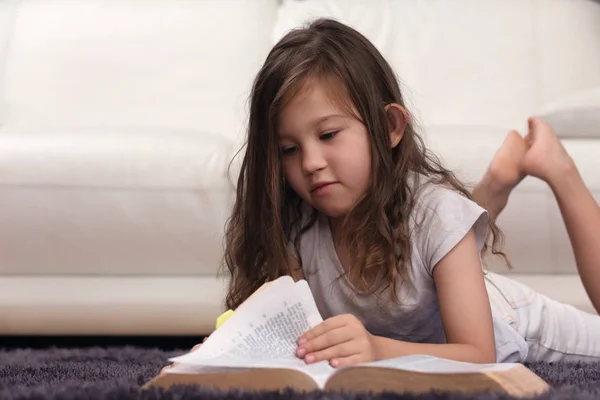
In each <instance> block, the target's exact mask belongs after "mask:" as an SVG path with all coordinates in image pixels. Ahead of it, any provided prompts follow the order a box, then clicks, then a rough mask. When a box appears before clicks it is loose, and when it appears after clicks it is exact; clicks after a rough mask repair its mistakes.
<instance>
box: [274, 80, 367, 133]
mask: <svg viewBox="0 0 600 400" xmlns="http://www.w3.org/2000/svg"><path fill="white" fill-rule="evenodd" d="M286 100H287V101H284V103H283V107H282V108H281V110H280V112H279V113H278V121H277V126H278V128H279V129H278V130H282V131H285V130H289V129H293V126H294V125H302V124H303V123H310V122H313V121H309V119H310V120H319V119H322V118H323V117H326V116H328V115H331V114H336V115H343V116H349V117H355V116H356V112H355V110H354V107H353V106H352V103H351V100H350V97H349V96H348V92H347V90H346V88H345V86H344V85H343V84H342V83H341V82H340V81H339V80H337V79H334V78H308V79H305V80H304V82H302V83H301V84H300V85H298V86H297V88H296V90H293V91H290V93H289V94H288V96H287V99H286Z"/></svg>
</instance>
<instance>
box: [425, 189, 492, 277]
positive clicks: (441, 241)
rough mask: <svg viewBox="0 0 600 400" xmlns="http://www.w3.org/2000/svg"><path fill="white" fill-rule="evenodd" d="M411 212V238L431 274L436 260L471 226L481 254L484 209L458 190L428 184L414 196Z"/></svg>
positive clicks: (484, 225) (485, 233) (484, 237)
mask: <svg viewBox="0 0 600 400" xmlns="http://www.w3.org/2000/svg"><path fill="white" fill-rule="evenodd" d="M413 215H414V221H413V222H414V227H415V229H414V233H413V235H414V238H413V240H415V247H416V250H417V251H418V252H419V254H420V256H421V260H422V262H423V265H424V267H425V269H426V270H427V272H428V273H429V274H430V275H433V270H434V268H435V266H436V265H437V263H438V262H439V261H440V260H441V259H442V258H443V257H444V256H445V255H446V254H448V253H449V252H450V250H452V249H453V248H454V246H456V245H457V244H458V243H459V242H460V241H461V240H462V239H463V238H464V237H465V236H466V235H467V233H468V232H469V230H470V229H474V231H475V235H476V238H477V248H478V250H479V253H480V254H481V250H482V248H483V245H484V244H485V240H486V236H487V224H488V214H487V211H486V210H485V209H484V208H482V207H480V206H479V205H478V204H477V203H475V202H473V201H471V200H469V199H468V198H466V197H464V196H463V195H461V194H460V193H458V192H456V191H454V190H451V189H448V188H445V187H442V186H438V185H431V186H430V187H428V188H426V189H424V190H423V191H422V193H421V194H420V195H419V196H418V197H417V202H416V205H415V211H414V212H413Z"/></svg>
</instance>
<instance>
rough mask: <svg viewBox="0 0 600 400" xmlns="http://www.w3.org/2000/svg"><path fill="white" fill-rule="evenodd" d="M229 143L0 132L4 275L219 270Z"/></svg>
mask: <svg viewBox="0 0 600 400" xmlns="http://www.w3.org/2000/svg"><path fill="white" fill-rule="evenodd" d="M231 150H232V146H231V141H230V140H228V139H227V138H225V137H222V136H215V135H208V134H202V133H199V132H189V131H176V130H172V131H146V130H141V129H140V130H133V129H129V130H127V129H112V130H106V131H101V130H99V129H98V130H88V131H85V130H69V131H67V130H65V131H58V130H57V131H54V132H47V131H37V132H31V131H30V132H28V131H19V132H7V131H0V221H2V223H1V224H0V254H2V262H1V263H0V274H2V273H4V274H20V275H29V274H32V275H35V274H42V275H63V274H77V275H98V274H102V275H135V276H143V275H146V276H147V275H157V274H158V275H164V274H170V275H208V276H213V277H214V276H216V271H217V267H218V265H219V263H220V261H221V256H222V249H223V247H222V237H223V232H224V224H225V221H226V219H227V218H228V216H229V213H230V207H231V204H232V200H233V193H232V188H231V185H230V184H229V181H228V179H227V168H228V166H229V162H230V159H231V154H232V151H231Z"/></svg>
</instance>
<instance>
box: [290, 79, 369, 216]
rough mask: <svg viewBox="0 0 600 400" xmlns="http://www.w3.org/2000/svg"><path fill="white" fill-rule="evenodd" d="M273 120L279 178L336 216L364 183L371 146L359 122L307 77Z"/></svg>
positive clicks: (353, 201) (342, 213) (366, 182)
mask: <svg viewBox="0 0 600 400" xmlns="http://www.w3.org/2000/svg"><path fill="white" fill-rule="evenodd" d="M299 93H300V94H299V95H297V96H296V97H295V98H293V99H292V101H290V102H289V103H288V105H287V106H286V107H285V108H284V109H283V110H282V113H281V115H280V119H279V121H278V134H279V143H280V148H281V151H282V154H283V168H284V172H285V179H286V180H287V182H288V184H289V185H290V186H291V187H292V189H294V191H295V192H296V193H297V194H298V195H299V196H300V197H301V198H302V199H303V200H304V201H305V202H306V203H308V204H310V205H311V206H312V207H314V208H316V209H317V210H319V211H321V212H322V213H324V214H325V215H327V216H329V217H330V218H334V219H337V218H342V217H344V216H345V215H346V213H348V211H349V210H350V209H351V208H352V207H353V206H354V204H356V203H357V202H358V200H359V199H360V197H362V195H363V194H364V193H365V191H366V190H367V188H368V185H369V181H370V174H371V150H370V142H369V134H368V132H367V129H366V127H365V125H363V123H362V122H360V121H359V120H357V119H356V117H355V116H353V115H351V114H349V113H348V112H347V111H344V110H342V109H340V108H339V107H336V106H335V105H334V104H333V102H332V101H331V99H330V97H328V96H327V93H326V90H325V87H323V86H322V85H320V84H319V81H318V80H309V81H308V82H307V83H306V84H305V86H304V87H303V88H302V90H301V91H300V92H299Z"/></svg>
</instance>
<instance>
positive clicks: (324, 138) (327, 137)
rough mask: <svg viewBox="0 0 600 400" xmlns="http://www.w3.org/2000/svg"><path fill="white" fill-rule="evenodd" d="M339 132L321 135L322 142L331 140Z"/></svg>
mask: <svg viewBox="0 0 600 400" xmlns="http://www.w3.org/2000/svg"><path fill="white" fill-rule="evenodd" d="M338 132H339V131H333V132H327V133H324V134H322V135H321V139H322V140H331V139H333V138H334V137H335V135H337V133H338Z"/></svg>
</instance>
